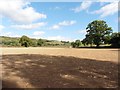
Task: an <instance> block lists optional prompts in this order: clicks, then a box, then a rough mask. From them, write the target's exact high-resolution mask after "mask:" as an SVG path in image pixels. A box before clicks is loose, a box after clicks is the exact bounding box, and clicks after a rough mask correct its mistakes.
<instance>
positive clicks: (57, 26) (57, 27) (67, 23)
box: [50, 20, 76, 29]
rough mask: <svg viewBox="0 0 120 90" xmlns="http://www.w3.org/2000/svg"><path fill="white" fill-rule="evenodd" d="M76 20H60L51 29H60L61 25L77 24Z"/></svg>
mask: <svg viewBox="0 0 120 90" xmlns="http://www.w3.org/2000/svg"><path fill="white" fill-rule="evenodd" d="M75 23H76V21H73V20H72V21H63V22H59V23H58V24H55V25H53V26H52V27H50V29H59V28H60V27H61V26H70V25H73V24H75Z"/></svg>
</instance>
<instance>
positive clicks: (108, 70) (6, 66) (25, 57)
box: [1, 47, 118, 88]
mask: <svg viewBox="0 0 120 90" xmlns="http://www.w3.org/2000/svg"><path fill="white" fill-rule="evenodd" d="M1 50H2V54H3V55H2V62H1V65H2V81H3V83H2V85H3V88H117V87H118V49H72V48H31V47H30V48H2V49H1Z"/></svg>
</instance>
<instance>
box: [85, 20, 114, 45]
mask: <svg viewBox="0 0 120 90" xmlns="http://www.w3.org/2000/svg"><path fill="white" fill-rule="evenodd" d="M86 30H87V34H86V41H87V43H89V44H95V45H96V46H97V47H99V45H100V44H101V43H103V42H104V41H105V37H107V36H109V35H110V34H111V33H112V28H111V27H108V25H107V24H106V22H105V21H103V20H95V21H93V22H91V23H89V24H88V26H87V28H86Z"/></svg>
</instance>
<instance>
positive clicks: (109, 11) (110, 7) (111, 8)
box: [92, 2, 118, 18]
mask: <svg viewBox="0 0 120 90" xmlns="http://www.w3.org/2000/svg"><path fill="white" fill-rule="evenodd" d="M117 11H118V2H111V3H110V4H107V5H105V6H103V7H102V8H100V9H99V10H96V11H93V12H92V13H93V14H101V15H100V17H101V18H103V17H106V16H108V15H113V14H115V13H116V12H117Z"/></svg>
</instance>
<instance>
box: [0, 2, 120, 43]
mask: <svg viewBox="0 0 120 90" xmlns="http://www.w3.org/2000/svg"><path fill="white" fill-rule="evenodd" d="M0 19H1V20H0V36H10V37H21V36H22V35H26V36H28V37H30V38H37V39H39V38H43V39H49V40H59V41H61V40H64V41H74V40H77V39H79V40H82V39H83V38H85V35H86V27H87V25H88V24H89V23H90V22H92V21H94V20H104V21H106V23H107V24H108V26H109V27H112V29H113V32H118V22H119V21H120V18H118V2H117V1H115V0H114V1H109V2H108V1H107V0H106V2H105V0H98V1H97V0H96V2H93V1H91V0H89V1H86V0H82V2H67V0H66V2H55V1H54V0H53V1H52V0H51V2H48V0H47V1H46V2H39V1H38V0H37V1H34V0H31V1H29V0H0Z"/></svg>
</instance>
